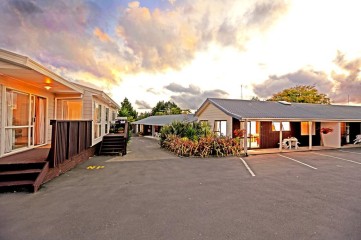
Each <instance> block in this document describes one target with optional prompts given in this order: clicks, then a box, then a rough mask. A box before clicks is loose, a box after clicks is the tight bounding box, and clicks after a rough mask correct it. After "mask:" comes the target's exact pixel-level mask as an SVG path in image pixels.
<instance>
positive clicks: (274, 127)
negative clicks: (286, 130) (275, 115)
mask: <svg viewBox="0 0 361 240" xmlns="http://www.w3.org/2000/svg"><path fill="white" fill-rule="evenodd" d="M280 130H281V123H280V122H272V131H280Z"/></svg>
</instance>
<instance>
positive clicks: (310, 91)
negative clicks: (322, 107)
mask: <svg viewBox="0 0 361 240" xmlns="http://www.w3.org/2000/svg"><path fill="white" fill-rule="evenodd" d="M267 101H287V102H299V103H320V104H330V99H329V98H328V97H327V96H326V94H323V93H319V92H318V90H317V89H316V87H315V86H309V85H300V86H296V87H292V88H287V89H284V90H282V91H281V92H278V93H275V94H273V96H272V97H271V98H270V99H268V100H267Z"/></svg>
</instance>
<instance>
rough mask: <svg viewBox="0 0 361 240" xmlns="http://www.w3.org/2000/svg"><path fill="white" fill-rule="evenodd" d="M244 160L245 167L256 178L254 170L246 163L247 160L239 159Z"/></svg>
mask: <svg viewBox="0 0 361 240" xmlns="http://www.w3.org/2000/svg"><path fill="white" fill-rule="evenodd" d="M239 159H241V160H242V162H243V164H244V166H245V167H246V168H247V170H248V172H249V173H250V174H251V176H252V177H255V176H256V175H255V174H254V173H253V171H252V169H251V168H250V167H249V166H248V164H247V163H246V161H245V160H243V158H239Z"/></svg>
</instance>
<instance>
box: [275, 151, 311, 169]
mask: <svg viewBox="0 0 361 240" xmlns="http://www.w3.org/2000/svg"><path fill="white" fill-rule="evenodd" d="M278 155H279V156H281V157H284V158H287V159H289V160H292V161H295V162H298V163H300V164H302V165H305V166H307V167H309V168H312V169H316V170H317V168H315V167H313V166H311V165H308V164H307V163H304V162H301V161H298V160H296V159H293V158H290V157H286V156H284V155H281V154H278Z"/></svg>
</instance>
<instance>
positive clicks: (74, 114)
mask: <svg viewBox="0 0 361 240" xmlns="http://www.w3.org/2000/svg"><path fill="white" fill-rule="evenodd" d="M82 109H83V104H82V101H81V100H65V101H63V119H64V120H80V119H82Z"/></svg>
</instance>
